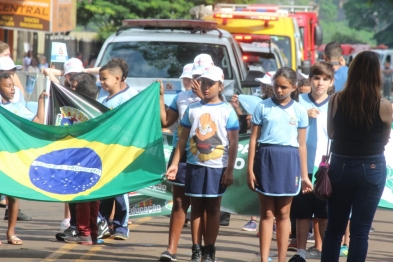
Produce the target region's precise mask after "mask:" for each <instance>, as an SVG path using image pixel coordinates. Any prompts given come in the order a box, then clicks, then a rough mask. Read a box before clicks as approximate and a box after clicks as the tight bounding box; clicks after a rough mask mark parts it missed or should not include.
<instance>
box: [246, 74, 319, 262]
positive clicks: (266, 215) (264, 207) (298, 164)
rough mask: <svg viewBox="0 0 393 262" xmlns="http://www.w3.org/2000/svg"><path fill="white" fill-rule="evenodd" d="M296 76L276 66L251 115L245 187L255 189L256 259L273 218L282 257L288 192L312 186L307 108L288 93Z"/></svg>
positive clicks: (305, 190)
mask: <svg viewBox="0 0 393 262" xmlns="http://www.w3.org/2000/svg"><path fill="white" fill-rule="evenodd" d="M296 82H297V75H296V72H295V71H293V70H292V69H291V68H288V67H283V68H280V69H279V70H278V71H277V72H276V74H275V75H274V77H273V92H274V96H273V97H271V98H269V99H266V100H263V101H261V102H260V103H259V104H258V105H257V107H256V108H255V111H254V114H253V116H252V120H251V122H252V128H251V137H250V145H249V151H248V177H247V183H248V186H249V187H250V189H252V190H255V191H257V192H258V193H259V194H258V197H259V203H260V209H261V221H260V226H259V238H260V251H261V257H262V260H265V261H267V260H268V256H269V249H270V243H271V238H272V230H273V220H274V217H276V232H277V233H276V236H277V244H278V246H279V249H278V261H285V259H286V253H287V246H288V236H289V231H290V228H289V225H290V222H289V212H290V207H291V203H292V197H293V196H295V195H297V194H298V193H299V191H300V189H301V188H302V191H303V193H308V192H311V191H312V184H311V182H310V180H309V178H308V175H307V160H306V158H307V154H306V128H307V126H308V115H307V111H306V110H305V109H304V108H303V107H302V106H301V105H300V104H298V103H297V102H296V101H294V100H293V99H292V98H291V94H292V93H293V92H295V91H296V88H297V87H296Z"/></svg>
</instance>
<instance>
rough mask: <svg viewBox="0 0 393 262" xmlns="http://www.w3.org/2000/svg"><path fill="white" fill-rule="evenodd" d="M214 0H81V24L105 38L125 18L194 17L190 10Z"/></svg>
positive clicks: (243, 0)
mask: <svg viewBox="0 0 393 262" xmlns="http://www.w3.org/2000/svg"><path fill="white" fill-rule="evenodd" d="M255 1H256V0H228V1H220V2H225V3H254V2H255ZM214 3H216V1H214V0H206V1H202V0H194V1H187V0H150V1H140V0H92V1H90V0H81V1H78V7H77V23H78V25H82V26H87V25H94V26H96V27H97V29H98V31H99V36H100V38H101V39H105V38H107V37H108V36H109V35H110V34H112V33H113V32H115V31H116V30H117V28H119V27H120V26H121V24H122V21H123V20H124V19H138V18H139V19H145V18H171V19H179V18H182V19H187V18H191V16H190V14H189V10H190V9H191V8H192V7H194V6H196V5H201V4H206V5H208V4H214Z"/></svg>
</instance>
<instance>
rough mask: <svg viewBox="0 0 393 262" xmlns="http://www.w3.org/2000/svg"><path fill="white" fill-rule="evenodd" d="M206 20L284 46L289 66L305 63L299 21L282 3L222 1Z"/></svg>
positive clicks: (281, 49) (225, 28)
mask: <svg viewBox="0 0 393 262" xmlns="http://www.w3.org/2000/svg"><path fill="white" fill-rule="evenodd" d="M203 19H204V20H207V21H215V22H217V27H218V28H220V29H224V30H226V31H228V32H230V33H231V34H235V35H237V36H241V35H242V36H244V38H243V39H247V38H250V37H251V38H255V39H258V37H261V36H262V37H263V39H265V38H266V37H267V38H269V39H270V40H271V42H272V43H274V44H275V45H277V46H278V48H279V49H280V52H281V55H282V57H283V58H284V61H285V66H288V67H291V68H292V69H294V70H296V69H297V68H298V67H299V66H300V65H301V61H302V43H301V39H300V30H299V27H298V25H297V21H296V19H294V18H292V17H290V16H289V12H288V11H287V10H283V9H279V7H278V5H264V4H249V5H246V4H223V3H219V4H216V5H215V6H214V9H213V14H212V15H209V16H205V17H203ZM237 40H238V41H239V42H242V41H241V40H240V39H239V38H238V39H237Z"/></svg>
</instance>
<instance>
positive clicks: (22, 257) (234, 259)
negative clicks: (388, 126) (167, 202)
mask: <svg viewBox="0 0 393 262" xmlns="http://www.w3.org/2000/svg"><path fill="white" fill-rule="evenodd" d="M21 208H22V210H23V212H25V213H26V214H29V215H31V216H33V219H34V220H33V221H30V222H18V224H17V226H18V227H17V234H18V236H19V237H20V238H21V239H22V240H23V241H24V244H23V245H22V246H12V245H9V244H7V243H6V237H5V231H6V221H4V220H1V221H0V240H1V241H2V243H3V244H2V245H1V246H0V261H1V262H8V261H10V262H16V261H18V262H19V261H41V262H51V261H75V262H76V261H77V262H83V261H104V260H105V261H157V257H158V256H159V255H160V253H161V252H162V251H164V250H165V247H166V245H167V238H168V235H167V234H168V222H169V218H167V217H154V218H152V217H147V218H141V219H139V220H134V221H133V224H132V225H130V226H129V227H130V239H128V240H126V241H120V240H113V239H106V240H105V242H106V243H105V244H104V245H96V246H83V245H76V244H75V245H74V244H65V243H64V242H58V241H56V239H55V237H54V235H55V233H57V232H58V230H59V225H60V221H61V219H62V215H63V205H62V204H60V203H41V202H29V201H21ZM0 212H4V209H0ZM0 215H1V216H2V213H1V214H0ZM248 219H249V218H248V217H245V216H238V215H235V216H232V218H231V223H230V226H229V227H221V229H220V233H219V236H218V240H217V257H218V258H219V261H225V262H241V261H255V262H257V261H259V259H260V258H259V256H258V238H257V237H256V236H255V232H244V231H241V230H240V229H241V227H242V226H243V225H244V224H245V223H246V222H247V220H248ZM373 227H374V228H375V229H376V232H374V233H371V234H370V241H369V251H368V258H367V261H378V262H380V261H393V212H392V211H389V210H378V211H377V214H376V217H375V221H374V223H373ZM190 234H191V232H190V228H184V230H183V235H182V237H181V239H180V243H179V249H178V258H179V259H178V261H188V260H189V258H190V246H191V245H190V243H191V237H190ZM271 254H272V256H273V261H276V260H275V259H274V254H277V248H276V244H275V243H274V241H273V242H272V250H271ZM293 254H294V252H288V259H289V258H290V257H291V256H292V255H293ZM307 261H308V262H313V261H317V260H311V259H308V260H307ZM343 261H346V259H345V258H340V262H343Z"/></svg>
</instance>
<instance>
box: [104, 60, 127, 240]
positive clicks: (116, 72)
mask: <svg viewBox="0 0 393 262" xmlns="http://www.w3.org/2000/svg"><path fill="white" fill-rule="evenodd" d="M99 75H100V82H101V86H102V88H103V89H104V90H105V91H106V92H108V96H107V97H105V98H99V99H98V101H99V102H100V103H101V104H103V105H104V106H106V107H108V108H110V109H113V108H116V107H118V106H119V105H121V104H123V103H125V102H126V101H128V100H129V99H130V98H131V97H130V96H129V95H127V93H126V89H125V90H122V89H121V85H122V81H123V79H122V77H123V71H122V69H121V67H120V66H119V64H118V63H116V62H108V63H107V64H106V65H104V66H103V67H101V68H100V72H99ZM113 202H115V215H114V218H113V222H112V223H113V229H114V239H117V240H125V239H128V231H129V230H128V216H129V202H128V194H124V195H119V196H116V197H114V198H113V197H112V198H108V199H104V200H101V204H100V213H101V216H102V218H103V219H104V220H105V221H106V222H107V221H109V217H110V215H111V212H112V208H113Z"/></svg>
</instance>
